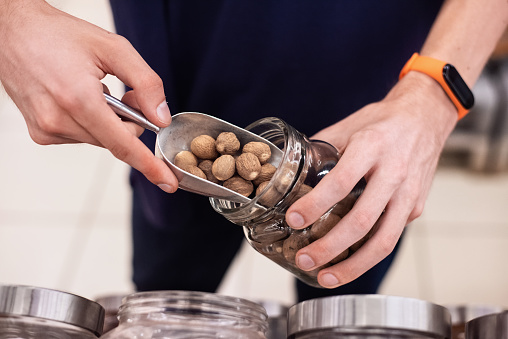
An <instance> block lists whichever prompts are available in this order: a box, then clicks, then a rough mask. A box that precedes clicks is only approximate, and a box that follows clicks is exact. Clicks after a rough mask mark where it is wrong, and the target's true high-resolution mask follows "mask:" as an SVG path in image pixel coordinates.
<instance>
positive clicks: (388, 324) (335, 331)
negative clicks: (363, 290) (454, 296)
mask: <svg viewBox="0 0 508 339" xmlns="http://www.w3.org/2000/svg"><path fill="white" fill-rule="evenodd" d="M450 336H451V316H450V312H449V311H448V309H446V307H443V306H440V305H436V304H432V303H430V302H427V301H423V300H418V299H413V298H404V297H396V296H386V295H343V296H334V297H326V298H318V299H312V300H306V301H303V302H301V303H299V304H296V305H294V306H292V307H291V308H290V309H289V312H288V339H322V338H327V339H335V338H336V339H339V338H341V339H346V338H348V339H364V338H365V339H367V338H368V339H387V338H398V339H449V338H450Z"/></svg>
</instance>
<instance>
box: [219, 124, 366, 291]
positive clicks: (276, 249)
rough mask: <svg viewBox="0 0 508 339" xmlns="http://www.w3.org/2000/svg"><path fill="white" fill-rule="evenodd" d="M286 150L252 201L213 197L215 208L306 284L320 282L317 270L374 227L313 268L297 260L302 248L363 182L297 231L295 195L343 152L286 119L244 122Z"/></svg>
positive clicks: (339, 214)
mask: <svg viewBox="0 0 508 339" xmlns="http://www.w3.org/2000/svg"><path fill="white" fill-rule="evenodd" d="M246 129H247V130H249V131H251V132H253V133H255V134H258V135H260V136H261V137H263V138H265V139H266V140H267V141H269V142H271V143H272V144H274V145H275V146H276V147H278V148H280V149H281V150H282V151H283V155H282V158H281V160H280V162H279V163H277V164H273V165H275V166H276V167H277V170H276V171H275V173H274V175H273V177H272V178H271V180H270V181H269V183H268V184H267V185H266V187H265V188H264V190H263V191H262V192H261V193H260V194H258V195H256V196H255V197H253V198H252V199H251V201H250V202H249V203H246V204H240V203H235V202H231V201H228V200H223V199H216V198H210V203H211V205H212V207H213V208H214V210H215V211H217V212H218V213H220V214H222V215H223V216H224V217H225V218H226V219H228V220H229V221H231V222H232V223H234V224H237V225H240V226H243V227H244V233H245V237H246V238H247V241H248V243H249V244H250V245H251V246H252V247H253V248H254V249H255V250H256V251H258V252H259V253H261V254H263V255H264V256H266V257H267V258H269V259H271V260H272V261H274V262H275V263H277V264H279V265H280V266H282V267H283V268H285V269H286V270H288V271H290V272H291V273H293V274H294V275H295V276H296V277H297V278H299V279H300V280H302V281H303V282H305V283H307V284H308V285H311V286H315V287H321V286H320V285H319V283H318V282H317V273H318V272H319V270H321V269H322V268H325V267H327V266H330V265H334V264H336V263H338V262H340V261H342V260H344V259H346V258H348V257H349V256H350V255H351V254H352V253H354V252H355V251H356V250H357V249H358V248H359V247H360V246H361V245H362V244H363V243H365V241H367V239H368V238H369V237H371V236H372V234H373V232H375V229H376V227H373V228H372V230H371V231H370V232H369V234H367V235H366V236H365V237H364V238H363V239H361V240H359V241H358V242H357V243H356V244H354V245H352V246H351V247H350V248H348V249H346V250H345V251H344V252H342V253H340V254H339V255H338V256H337V257H336V258H334V259H333V260H331V261H330V262H329V263H327V264H325V265H323V266H321V267H319V268H316V269H314V270H312V271H303V270H300V269H299V268H298V267H297V266H296V263H295V256H296V253H297V252H298V250H300V249H301V248H303V247H305V246H307V245H309V244H310V243H312V242H313V241H315V240H317V239H319V238H321V237H322V236H323V235H325V234H326V233H327V232H328V231H329V230H330V229H331V228H332V227H334V226H335V225H336V224H337V223H338V222H339V221H340V220H341V219H342V218H343V217H344V216H345V215H346V213H347V212H349V211H350V210H351V208H352V207H353V205H354V203H355V202H356V200H357V198H358V197H359V196H360V194H361V192H363V189H364V187H365V180H363V179H362V180H361V181H360V182H359V183H358V184H357V185H356V186H355V188H354V189H353V190H352V191H351V192H350V193H349V194H348V195H347V196H346V197H345V198H344V199H343V200H341V201H340V202H338V203H337V204H335V205H334V206H333V207H332V208H331V209H330V210H329V211H327V212H326V213H325V214H324V215H323V216H321V218H320V219H318V220H317V221H316V222H315V223H314V224H313V225H311V226H309V227H307V228H305V229H303V230H293V229H292V228H291V227H289V226H288V225H287V223H286V220H285V212H286V210H287V209H288V208H289V206H291V204H292V203H294V202H295V201H296V200H297V199H299V198H300V197H302V196H303V195H305V194H306V193H308V192H309V191H310V190H312V188H314V187H315V186H316V185H317V183H318V182H319V181H320V180H321V179H322V178H323V177H324V176H325V175H326V174H327V173H329V172H330V170H331V169H332V168H333V167H334V166H335V165H336V164H337V162H338V161H339V158H340V154H339V152H338V151H337V150H336V149H335V147H333V146H332V145H330V144H328V143H326V142H324V141H319V140H309V139H308V138H307V137H306V136H305V135H304V134H302V133H300V132H298V131H297V130H296V129H294V128H293V127H292V126H290V125H288V124H287V123H286V122H284V121H283V120H280V119H277V118H265V119H261V120H258V121H256V122H254V123H253V124H251V125H249V126H247V127H246Z"/></svg>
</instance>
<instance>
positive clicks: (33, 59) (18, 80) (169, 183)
mask: <svg viewBox="0 0 508 339" xmlns="http://www.w3.org/2000/svg"><path fill="white" fill-rule="evenodd" d="M0 8H1V10H0V45H1V46H2V48H1V49H0V80H1V82H2V84H3V86H4V88H5V90H6V92H7V94H8V95H9V96H10V97H11V98H12V100H13V101H14V103H15V104H16V105H17V106H18V108H19V110H20V111H21V113H22V114H23V116H24V118H25V121H26V124H27V126H28V131H29V133H30V136H31V138H32V139H33V140H34V141H35V142H36V143H38V144H42V145H47V144H63V143H76V142H84V143H89V144H93V145H97V146H102V147H105V148H107V149H109V150H110V151H111V153H112V154H113V155H114V156H115V157H117V158H118V159H120V160H122V161H124V162H126V163H128V164H129V165H131V166H132V167H134V168H136V169H138V170H139V171H141V172H142V173H143V174H144V175H145V176H146V177H147V178H148V179H149V180H150V181H151V182H153V183H154V184H157V185H159V187H161V188H162V189H164V190H165V191H167V192H173V191H175V190H176V189H177V187H178V181H177V180H176V177H175V176H174V175H173V173H172V172H171V170H170V169H169V168H168V167H167V166H166V165H165V164H164V163H163V161H162V160H160V159H158V158H156V157H155V156H154V155H153V154H152V152H151V150H149V149H148V148H147V147H146V146H145V145H144V144H143V143H142V142H141V141H140V140H139V139H138V136H139V135H140V134H141V133H142V131H143V129H142V128H140V127H139V126H137V125H135V124H132V123H128V122H123V121H121V120H120V119H119V118H118V117H117V116H116V114H115V113H114V112H113V111H112V109H111V108H110V107H109V106H108V105H107V103H106V100H105V98H104V96H103V91H104V90H106V91H107V89H105V88H104V87H103V85H102V83H101V81H100V80H101V79H103V78H104V77H105V76H106V74H112V75H115V76H117V77H118V78H119V79H120V80H121V81H123V82H124V83H125V84H126V85H128V86H129V87H131V88H133V91H131V92H130V93H128V94H127V95H126V96H125V101H126V102H127V103H128V104H130V105H132V106H134V107H136V108H138V109H140V110H141V111H142V112H143V113H144V114H145V115H146V117H147V118H148V119H149V120H150V121H151V122H153V123H154V124H156V125H158V126H160V127H165V126H167V125H169V123H170V122H171V114H170V112H169V108H168V106H167V104H166V101H165V95H164V88H163V84H162V80H161V79H160V78H159V76H157V74H155V72H154V71H153V70H152V69H151V68H150V67H149V66H148V65H147V64H146V62H145V61H144V60H143V59H142V58H141V56H140V55H139V54H138V53H137V52H136V51H135V49H134V48H133V47H132V45H131V44H130V43H129V42H128V41H127V40H126V39H124V38H122V37H120V36H118V35H116V34H113V33H110V32H107V31H105V30H103V29H101V28H99V27H97V26H94V25H92V24H90V23H88V22H85V21H83V20H80V19H78V18H75V17H73V16H71V15H68V14H66V13H64V12H62V11H59V10H57V9H55V8H53V7H52V6H50V5H49V4H47V3H46V2H45V1H41V0H17V1H10V0H0Z"/></svg>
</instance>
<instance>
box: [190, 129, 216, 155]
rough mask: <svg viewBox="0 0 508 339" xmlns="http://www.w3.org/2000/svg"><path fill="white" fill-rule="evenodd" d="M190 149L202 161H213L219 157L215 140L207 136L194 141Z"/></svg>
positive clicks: (196, 138)
mask: <svg viewBox="0 0 508 339" xmlns="http://www.w3.org/2000/svg"><path fill="white" fill-rule="evenodd" d="M190 149H191V151H192V153H194V155H195V156H197V157H198V158H201V159H209V160H213V159H215V158H217V156H218V155H219V154H218V153H217V150H216V149H215V139H214V138H212V137H211V136H209V135H206V134H202V135H199V136H197V137H195V138H194V139H192V141H191V145H190Z"/></svg>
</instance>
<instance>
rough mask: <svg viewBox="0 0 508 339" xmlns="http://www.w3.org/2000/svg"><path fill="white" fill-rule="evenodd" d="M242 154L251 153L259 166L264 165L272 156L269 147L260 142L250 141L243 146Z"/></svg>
mask: <svg viewBox="0 0 508 339" xmlns="http://www.w3.org/2000/svg"><path fill="white" fill-rule="evenodd" d="M242 152H244V153H252V154H254V155H256V157H258V160H259V162H260V163H261V164H265V163H266V162H267V161H268V159H270V157H271V156H272V151H271V150H270V146H268V145H267V144H265V143H264V142H260V141H251V142H249V143H247V144H245V146H243V149H242Z"/></svg>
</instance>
